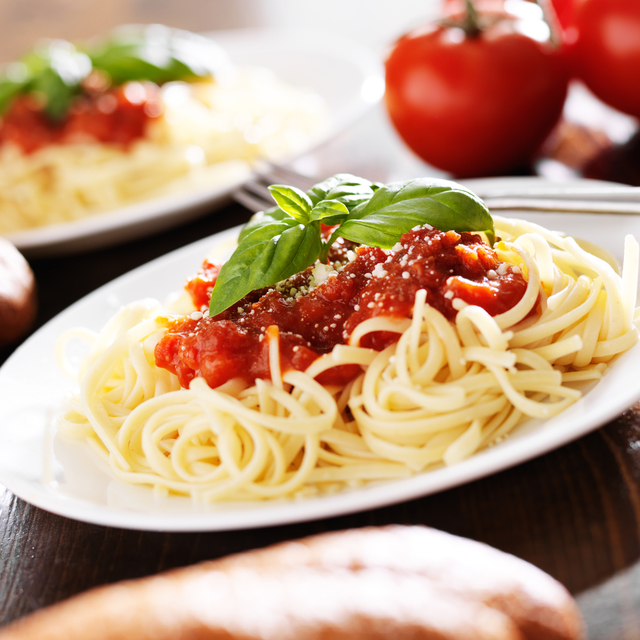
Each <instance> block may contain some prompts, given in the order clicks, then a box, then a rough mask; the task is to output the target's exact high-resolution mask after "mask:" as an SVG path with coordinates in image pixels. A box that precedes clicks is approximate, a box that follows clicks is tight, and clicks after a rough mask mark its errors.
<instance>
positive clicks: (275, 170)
mask: <svg viewBox="0 0 640 640" xmlns="http://www.w3.org/2000/svg"><path fill="white" fill-rule="evenodd" d="M317 182H320V180H318V179H316V178H312V177H309V176H304V175H302V174H301V173H298V172H297V171H293V169H287V168H286V167H283V166H281V165H276V164H268V163H264V164H263V165H261V166H260V169H259V171H257V172H256V173H255V174H254V175H253V177H252V178H251V179H250V180H247V181H246V182H245V183H244V184H243V185H242V186H241V187H240V188H239V189H236V191H234V193H233V194H232V195H233V199H234V200H235V201H236V202H239V203H240V204H241V205H243V206H244V207H246V208H247V209H249V211H254V212H258V211H264V210H265V209H268V208H269V207H273V206H274V205H275V201H274V199H273V198H272V197H271V193H270V192H269V189H268V187H269V186H270V185H272V184H286V185H288V186H291V187H298V189H302V191H307V190H308V189H310V188H311V187H312V186H313V185H314V184H316V183H317Z"/></svg>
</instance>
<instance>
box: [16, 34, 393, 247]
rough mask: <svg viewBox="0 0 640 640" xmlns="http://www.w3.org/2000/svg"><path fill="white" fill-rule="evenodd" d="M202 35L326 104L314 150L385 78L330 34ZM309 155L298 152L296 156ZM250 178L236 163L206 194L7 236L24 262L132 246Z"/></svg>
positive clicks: (362, 53)
mask: <svg viewBox="0 0 640 640" xmlns="http://www.w3.org/2000/svg"><path fill="white" fill-rule="evenodd" d="M205 35H208V36H210V37H212V38H213V39H215V40H216V41H217V42H218V43H219V44H220V45H221V46H222V47H223V48H224V49H225V50H226V51H227V53H228V54H229V58H230V59H231V61H232V62H233V63H234V64H236V65H238V66H259V67H266V68H268V69H271V70H273V71H274V72H275V73H276V74H277V75H278V77H279V78H280V79H282V80H284V81H286V82H288V83H289V84H291V85H293V86H298V87H305V88H308V89H311V90H312V91H315V92H316V93H317V94H319V95H320V96H321V97H322V98H323V99H324V101H325V103H326V104H327V107H328V112H329V124H328V127H327V129H326V131H325V132H324V133H323V136H322V138H321V139H317V140H316V141H315V142H314V145H319V144H321V143H323V142H326V141H327V140H328V139H330V138H331V137H332V136H334V135H336V134H337V133H339V132H340V131H341V130H343V129H344V128H345V127H347V126H348V125H350V124H352V123H353V122H355V121H356V120H357V119H358V118H359V117H361V116H362V115H363V114H364V113H366V111H367V110H368V109H370V108H371V107H372V106H373V105H375V104H376V103H377V102H378V101H379V100H380V98H381V97H382V94H383V93H384V74H383V71H382V63H381V61H380V60H379V58H378V56H377V55H376V54H374V53H373V52H372V51H370V50H369V49H367V48H366V47H364V46H362V45H359V44H357V43H354V42H351V41H350V40H347V39H345V38H342V37H339V36H336V35H334V34H327V33H323V32H318V31H305V32H293V33H292V32H290V31H286V32H285V31H280V30H278V29H242V30H230V31H220V32H214V33H209V34H205ZM309 150H310V149H300V150H299V152H298V154H302V153H305V152H307V151H309ZM286 160H287V158H283V159H281V161H282V162H285V161H286ZM249 175H250V170H249V168H248V167H247V166H246V165H245V164H244V163H238V164H237V165H232V166H230V167H229V169H228V171H226V173H225V175H224V176H222V177H221V181H220V182H219V183H218V184H216V185H214V186H212V187H208V188H204V189H202V188H201V189H198V190H195V191H186V192H180V193H176V194H171V195H168V196H163V197H161V198H154V199H152V200H146V201H144V202H139V203H136V204H132V205H129V206H126V207H122V208H119V209H116V210H113V211H107V212H103V213H98V214H94V215H90V216H87V217H85V218H81V219H79V220H74V221H72V222H66V223H62V224H55V225H48V226H46V227H40V228H36V229H29V230H26V231H19V232H16V233H11V234H7V235H6V236H5V237H6V238H7V239H8V240H10V241H11V242H12V243H13V244H14V245H15V246H16V247H17V248H18V249H19V250H20V251H21V252H22V253H23V254H24V255H26V256H27V257H29V258H32V257H47V256H54V255H61V254H66V253H73V252H79V251H88V250H90V249H95V248H98V247H104V246H108V245H111V244H116V243H118V242H125V241H128V240H133V239H135V238H139V237H142V236H145V235H149V234H152V233H157V232H159V231H163V230H166V229H168V228H171V227H173V226H176V225H178V224H182V223H184V222H187V221H189V220H192V219H194V218H196V217H198V216H201V215H204V214H205V213H208V212H211V211H212V210H214V209H215V208H217V207H219V206H221V205H223V204H225V203H226V202H228V201H229V200H230V196H231V193H232V192H233V190H234V189H237V188H238V187H239V186H240V185H241V184H242V183H243V182H244V181H245V180H246V179H247V178H248V177H249Z"/></svg>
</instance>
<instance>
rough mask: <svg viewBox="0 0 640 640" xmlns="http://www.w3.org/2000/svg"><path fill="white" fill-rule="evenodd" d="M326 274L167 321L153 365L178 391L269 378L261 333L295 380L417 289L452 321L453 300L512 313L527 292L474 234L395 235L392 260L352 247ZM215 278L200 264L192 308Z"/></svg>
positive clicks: (372, 338)
mask: <svg viewBox="0 0 640 640" xmlns="http://www.w3.org/2000/svg"><path fill="white" fill-rule="evenodd" d="M345 253H346V251H343V254H345ZM352 257H353V256H352ZM345 259H346V256H345ZM333 266H334V267H335V271H332V272H331V273H330V274H329V277H327V278H326V279H325V280H324V281H323V282H320V283H319V284H316V283H317V280H318V279H317V277H316V278H315V282H314V276H313V273H314V272H315V273H316V276H317V273H318V271H319V270H320V269H319V268H318V267H315V268H314V267H309V268H308V269H307V270H306V271H304V272H302V273H300V274H297V275H296V276H293V277H292V278H289V279H288V280H286V281H285V282H283V283H279V284H278V285H277V286H276V287H274V288H270V289H262V290H260V291H254V292H252V293H251V294H249V295H248V296H247V297H246V298H244V299H243V300H241V301H240V302H238V303H237V304H236V305H234V306H233V307H232V308H229V309H227V310H226V311H224V312H222V313H220V314H219V315H217V316H215V317H213V318H211V317H209V316H206V315H205V316H203V317H202V318H198V319H194V318H191V317H189V316H187V317H186V318H181V319H178V320H174V321H168V331H167V334H166V335H165V337H164V338H163V339H162V340H161V341H160V342H159V343H158V345H157V347H156V350H155V358H156V364H157V365H158V366H159V367H163V368H165V369H168V370H169V371H171V372H173V373H175V374H177V375H178V377H179V379H180V383H181V384H182V386H184V387H187V386H188V385H189V382H190V381H191V380H192V379H193V378H194V377H196V376H202V377H204V378H205V380H206V381H207V383H208V384H209V386H211V387H213V388H215V387H217V386H219V385H221V384H223V383H225V382H227V381H228V380H230V379H231V378H234V377H239V378H242V379H244V380H245V382H247V383H248V384H252V383H253V381H254V380H255V379H256V378H264V379H268V378H270V375H271V374H270V369H269V338H267V337H266V334H267V329H268V327H270V326H273V325H275V326H277V327H278V330H279V349H280V367H281V370H282V371H283V372H284V371H287V370H289V369H298V370H301V371H303V370H305V369H306V368H307V367H308V366H309V365H310V364H311V363H312V362H313V361H314V360H315V359H316V358H317V357H318V356H320V355H322V354H324V353H328V352H330V351H331V350H332V349H333V347H334V346H335V345H336V344H345V343H347V342H348V340H349V336H350V335H351V333H352V331H353V330H354V328H355V327H356V326H357V325H358V324H359V323H360V322H362V321H364V320H366V319H368V318H372V317H374V316H379V315H384V316H391V317H396V318H398V317H399V318H406V317H410V316H411V312H412V308H413V304H414V298H415V294H416V292H417V291H418V290H419V289H425V290H426V291H427V303H428V304H430V305H432V306H433V307H435V308H436V309H438V310H439V311H440V312H442V313H443V314H444V315H445V316H446V317H447V318H449V319H454V318H455V315H456V313H457V311H456V310H455V308H454V306H453V304H452V301H453V300H454V299H455V298H460V299H462V300H463V301H465V302H467V303H470V304H474V305H478V306H480V307H482V308H484V309H485V310H486V311H487V312H488V313H490V314H491V315H497V314H499V313H502V312H504V311H506V310H508V309H510V308H511V307H513V306H514V305H515V304H516V303H517V302H518V301H519V300H520V299H521V298H522V296H523V294H524V291H525V289H526V286H527V283H526V281H525V279H524V278H523V276H522V274H521V273H520V272H519V270H518V269H517V268H514V267H512V266H510V265H506V264H504V263H500V262H499V260H498V259H497V256H496V254H495V252H494V251H493V250H492V249H491V248H490V247H489V246H488V245H487V244H486V243H484V242H483V241H482V240H481V238H480V237H479V236H478V235H475V234H470V233H456V232H455V231H447V232H441V231H438V230H437V229H431V228H422V229H418V230H415V231H410V232H409V233H406V234H404V235H403V236H402V238H401V241H400V243H399V244H398V245H396V247H394V249H393V250H391V251H385V250H382V249H376V248H372V247H365V246H361V247H357V248H356V249H355V259H353V260H351V261H346V262H334V263H333ZM207 274H208V275H207ZM325 275H326V274H325ZM216 277H217V269H216V268H215V267H214V265H211V264H210V263H208V262H205V264H204V267H203V270H202V272H201V273H200V274H199V275H198V276H197V277H196V278H193V279H191V280H190V281H189V283H188V285H187V289H188V290H189V291H190V293H191V295H192V297H193V300H194V303H195V304H196V306H197V307H199V308H202V307H203V306H204V305H206V304H207V303H204V304H203V302H204V300H205V299H207V301H208V297H209V296H210V292H211V289H212V288H213V286H214V284H215V278H216ZM314 285H315V286H314ZM196 315H199V314H196ZM396 339H397V334H391V333H385V332H377V333H372V334H368V335H367V336H365V339H364V340H363V341H362V342H361V346H364V347H370V348H374V349H378V350H379V349H383V348H384V347H386V346H388V345H389V344H391V343H392V342H393V341H395V340H396ZM360 371H361V369H360V367H358V366H355V365H343V366H338V367H334V368H333V369H330V370H328V371H325V372H324V373H322V374H321V375H320V376H318V380H319V381H320V382H322V383H323V384H344V383H346V382H348V381H349V380H351V379H353V378H354V377H355V376H357V375H358V374H359V373H360Z"/></svg>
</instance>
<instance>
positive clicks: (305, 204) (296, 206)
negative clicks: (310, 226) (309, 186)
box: [269, 184, 313, 224]
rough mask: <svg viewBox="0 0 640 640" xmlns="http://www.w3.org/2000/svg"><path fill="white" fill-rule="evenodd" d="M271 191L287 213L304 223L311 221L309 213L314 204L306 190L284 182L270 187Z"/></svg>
mask: <svg viewBox="0 0 640 640" xmlns="http://www.w3.org/2000/svg"><path fill="white" fill-rule="evenodd" d="M269 192H270V193H271V195H272V197H273V199H274V200H275V201H276V203H277V204H278V206H279V207H280V208H281V209H282V210H283V211H284V212H285V213H288V214H289V215H290V216H291V217H292V218H294V219H295V220H297V221H298V222H302V223H303V224H306V223H307V222H309V213H310V212H311V209H312V208H313V204H312V203H311V200H310V199H309V196H308V195H307V194H306V193H305V192H304V191H301V190H300V189H298V188H296V187H287V186H286V185H283V184H273V185H271V186H270V187H269Z"/></svg>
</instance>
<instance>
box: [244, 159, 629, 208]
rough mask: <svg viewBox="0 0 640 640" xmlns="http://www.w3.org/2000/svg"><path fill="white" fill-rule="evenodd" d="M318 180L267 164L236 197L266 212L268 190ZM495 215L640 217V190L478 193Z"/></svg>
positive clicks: (556, 187) (301, 186) (562, 187)
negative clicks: (525, 212)
mask: <svg viewBox="0 0 640 640" xmlns="http://www.w3.org/2000/svg"><path fill="white" fill-rule="evenodd" d="M317 182H319V180H318V179H316V178H313V177H310V176H305V175H302V174H300V173H298V172H297V171H294V170H293V169H288V168H286V167H283V166H281V165H276V164H268V163H265V164H264V165H263V166H261V168H260V170H259V171H257V172H256V173H255V174H254V176H253V178H251V179H250V180H248V181H247V182H245V183H244V184H243V185H242V186H241V187H240V188H239V189H237V190H236V191H235V192H234V193H233V198H234V199H235V200H236V202H239V203H240V204H242V205H243V206H245V207H247V209H249V210H250V211H254V212H257V211H263V210H264V209H267V208H269V207H272V206H274V204H275V202H274V200H273V198H272V197H271V194H270V193H269V189H268V188H267V187H268V186H269V185H272V184H287V185H290V186H293V187H298V188H299V189H302V190H303V191H306V190H308V189H310V188H311V187H312V186H313V185H314V184H316V183H317ZM477 192H478V195H479V196H480V197H481V198H482V199H483V200H484V202H485V204H486V205H487V207H489V209H490V210H491V211H496V212H497V211H542V212H549V213H599V214H629V215H638V214H640V187H631V186H627V185H603V186H602V187H599V186H598V187H594V186H592V185H591V184H589V185H571V184H567V185H560V184H558V185H544V186H540V187H536V188H521V189H519V190H517V191H515V190H514V191H509V190H506V189H505V188H492V187H491V186H487V188H486V189H477Z"/></svg>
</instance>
